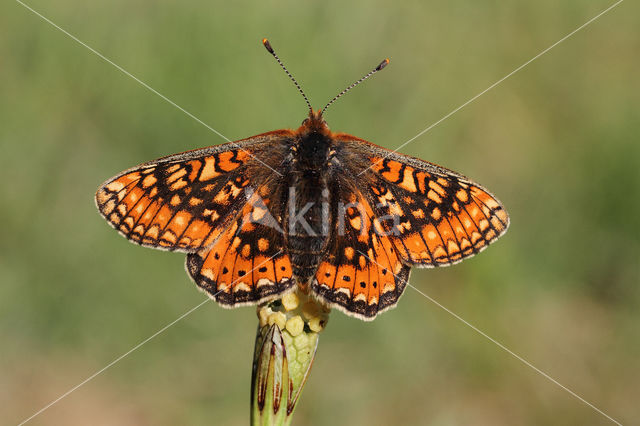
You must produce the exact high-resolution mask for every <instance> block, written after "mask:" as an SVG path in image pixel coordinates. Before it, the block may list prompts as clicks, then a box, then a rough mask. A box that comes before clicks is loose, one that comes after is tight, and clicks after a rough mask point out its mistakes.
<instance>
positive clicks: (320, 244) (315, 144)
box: [285, 113, 332, 285]
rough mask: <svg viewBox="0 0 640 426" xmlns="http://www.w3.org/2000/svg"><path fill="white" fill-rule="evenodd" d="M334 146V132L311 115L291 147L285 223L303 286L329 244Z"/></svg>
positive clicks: (318, 118)
mask: <svg viewBox="0 0 640 426" xmlns="http://www.w3.org/2000/svg"><path fill="white" fill-rule="evenodd" d="M331 148H332V138H331V132H330V131H329V128H328V127H327V125H326V123H325V122H324V120H323V119H322V116H321V115H319V114H317V113H316V114H313V113H312V114H310V116H309V118H308V119H307V120H305V122H304V123H303V125H302V126H301V127H300V128H299V129H298V131H297V132H296V138H295V141H294V144H293V145H292V147H291V149H292V151H293V164H292V170H291V171H290V182H289V183H290V184H289V203H288V211H287V213H286V216H287V220H286V224H285V226H286V228H287V232H286V233H285V234H286V236H287V246H288V251H289V254H290V256H291V264H292V267H293V272H294V275H295V276H296V278H297V279H298V282H299V283H301V284H303V285H304V284H306V283H307V282H308V281H309V279H310V278H311V277H312V276H313V274H314V273H315V271H316V269H317V267H318V264H319V262H320V258H321V256H322V253H323V250H324V248H325V246H326V240H327V229H328V222H329V218H328V211H329V210H328V204H329V191H328V182H327V169H328V163H329V160H330V155H331V154H330V153H331Z"/></svg>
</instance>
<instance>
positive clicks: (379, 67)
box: [376, 58, 389, 71]
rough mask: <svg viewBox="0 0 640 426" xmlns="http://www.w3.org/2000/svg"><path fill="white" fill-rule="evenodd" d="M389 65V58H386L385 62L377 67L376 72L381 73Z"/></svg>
mask: <svg viewBox="0 0 640 426" xmlns="http://www.w3.org/2000/svg"><path fill="white" fill-rule="evenodd" d="M387 65H389V58H386V59H385V60H384V61H382V62H380V65H378V66H377V67H376V71H380V70H381V69H383V68H384V67H386V66H387Z"/></svg>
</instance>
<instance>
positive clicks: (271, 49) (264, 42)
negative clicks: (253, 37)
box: [262, 38, 273, 55]
mask: <svg viewBox="0 0 640 426" xmlns="http://www.w3.org/2000/svg"><path fill="white" fill-rule="evenodd" d="M262 44H263V45H264V47H265V48H266V49H267V51H269V53H271V54H272V55H273V48H272V47H271V43H269V40H267V39H266V38H263V39H262Z"/></svg>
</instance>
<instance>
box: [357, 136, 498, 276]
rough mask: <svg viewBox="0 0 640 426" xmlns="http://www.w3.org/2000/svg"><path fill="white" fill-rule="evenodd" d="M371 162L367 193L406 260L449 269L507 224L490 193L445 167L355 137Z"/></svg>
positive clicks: (366, 183) (363, 153)
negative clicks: (448, 267)
mask: <svg viewBox="0 0 640 426" xmlns="http://www.w3.org/2000/svg"><path fill="white" fill-rule="evenodd" d="M351 143H356V144H358V146H357V148H355V149H356V150H357V151H359V152H360V153H361V155H363V156H365V157H366V158H367V159H368V162H369V164H368V166H367V167H369V170H368V171H367V172H365V173H363V174H362V179H363V181H364V182H365V183H364V184H363V186H364V187H365V189H363V190H364V191H365V192H366V194H367V197H368V199H369V200H370V202H371V204H372V205H373V206H374V210H375V213H376V216H377V217H378V218H379V219H380V222H381V225H382V226H383V227H384V229H385V230H386V231H387V232H388V234H389V236H390V238H391V239H392V241H393V243H394V247H395V249H396V251H397V252H398V254H399V255H400V256H401V257H402V259H403V262H405V263H407V264H409V265H415V266H419V267H431V266H445V265H450V264H452V263H456V262H458V261H460V260H462V259H464V258H466V257H469V256H473V255H474V254H476V253H478V252H479V251H481V250H483V249H484V248H485V247H486V246H487V245H488V244H490V243H492V242H493V241H495V240H496V239H497V238H498V237H500V236H501V235H502V234H504V232H505V231H506V229H507V227H508V226H509V217H508V215H507V213H506V211H505V210H504V208H503V207H502V204H501V203H500V202H499V201H498V200H497V199H496V198H495V197H494V196H493V195H491V194H490V193H489V192H488V191H487V190H485V189H484V188H482V187H481V186H480V185H478V184H476V183H474V182H472V181H471V180H469V179H468V178H466V177H464V176H462V175H460V174H458V173H456V172H454V171H451V170H448V169H445V168H444V167H441V166H438V165H435V164H432V163H428V162H426V161H422V160H419V159H417V158H413V157H409V156H405V155H402V154H398V153H395V152H392V151H389V150H386V149H384V148H381V147H378V146H376V145H373V144H370V143H368V142H366V141H363V140H361V139H357V138H354V140H352V142H351Z"/></svg>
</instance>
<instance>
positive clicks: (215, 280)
mask: <svg viewBox="0 0 640 426" xmlns="http://www.w3.org/2000/svg"><path fill="white" fill-rule="evenodd" d="M277 193H278V191H277V190H275V188H271V187H270V186H268V185H263V186H262V187H261V188H260V189H259V190H258V191H256V192H254V193H252V195H251V196H250V198H249V201H248V202H247V203H246V204H245V205H244V207H243V208H242V211H241V212H240V214H238V215H237V217H236V218H235V219H234V221H233V223H232V224H231V226H229V228H227V229H226V230H225V231H224V233H223V234H222V235H221V237H220V238H219V239H217V240H216V242H215V243H214V244H213V245H212V246H210V247H206V248H203V249H201V250H199V251H197V252H195V253H190V254H188V255H187V264H186V266H187V271H188V272H189V275H190V276H191V277H192V278H193V280H194V281H195V282H196V284H197V285H198V287H200V288H201V289H202V290H204V291H206V292H207V293H208V294H209V295H210V296H211V297H213V298H214V299H215V300H216V301H217V302H219V303H221V304H222V305H223V306H228V307H235V306H242V305H247V304H255V303H260V302H262V301H264V300H267V299H270V298H274V297H276V296H277V297H281V296H282V294H283V293H285V292H286V291H288V290H291V289H293V288H294V286H295V280H294V279H293V278H292V268H291V260H290V258H289V255H288V254H287V253H286V251H285V240H284V234H283V232H282V227H281V224H280V221H279V220H278V219H276V218H280V217H281V214H280V212H279V211H278V209H279V207H278V206H279V205H280V203H278V202H273V201H272V200H273V198H274V194H277ZM270 197H271V198H270ZM276 198H277V197H276Z"/></svg>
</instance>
